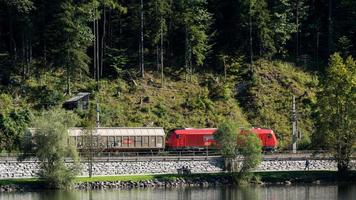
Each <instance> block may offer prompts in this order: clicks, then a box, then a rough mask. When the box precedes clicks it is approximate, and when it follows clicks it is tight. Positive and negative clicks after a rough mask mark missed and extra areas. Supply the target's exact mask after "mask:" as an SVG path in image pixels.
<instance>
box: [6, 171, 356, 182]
mask: <svg viewBox="0 0 356 200" xmlns="http://www.w3.org/2000/svg"><path fill="white" fill-rule="evenodd" d="M254 175H257V176H259V177H260V178H261V181H263V182H269V183H275V182H284V181H292V182H313V181H316V180H323V181H338V180H339V181H355V180H356V171H351V172H350V173H349V174H348V176H347V177H346V178H345V177H343V178H339V177H338V176H337V172H336V171H290V172H287V171H283V172H254ZM229 176H230V174H227V173H213V174H191V175H177V174H160V175H125V176H95V177H92V178H89V177H77V178H75V180H74V182H75V183H82V182H98V181H107V182H114V181H133V182H139V181H145V180H155V179H157V180H160V181H163V180H176V179H177V178H184V179H186V180H198V179H204V180H215V179H217V178H222V177H225V178H228V177H229ZM10 184H17V185H22V184H43V182H42V181H41V180H40V179H38V178H21V179H3V180H0V185H10Z"/></svg>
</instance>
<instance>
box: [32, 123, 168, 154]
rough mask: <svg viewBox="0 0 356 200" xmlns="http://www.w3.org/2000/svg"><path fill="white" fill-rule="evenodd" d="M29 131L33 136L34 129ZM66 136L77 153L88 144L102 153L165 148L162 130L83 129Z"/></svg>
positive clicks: (145, 128)
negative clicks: (86, 130) (90, 130)
mask: <svg viewBox="0 0 356 200" xmlns="http://www.w3.org/2000/svg"><path fill="white" fill-rule="evenodd" d="M29 131H30V132H31V134H32V135H33V134H35V129H29ZM68 134H69V139H68V140H69V141H68V143H71V144H72V145H74V146H76V147H77V149H78V150H79V151H82V150H84V149H85V148H88V147H89V144H90V143H91V144H92V147H93V148H97V149H101V150H102V151H148V150H149V151H160V150H164V148H165V132H164V130H163V128H147V127H144V128H124V127H100V128H95V129H93V130H92V132H91V133H90V132H85V130H84V129H83V128H70V129H69V130H68Z"/></svg>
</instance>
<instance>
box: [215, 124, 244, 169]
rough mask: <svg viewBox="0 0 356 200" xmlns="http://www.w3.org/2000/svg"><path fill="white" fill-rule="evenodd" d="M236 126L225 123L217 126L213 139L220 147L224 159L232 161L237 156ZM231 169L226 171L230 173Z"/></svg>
mask: <svg viewBox="0 0 356 200" xmlns="http://www.w3.org/2000/svg"><path fill="white" fill-rule="evenodd" d="M237 132H238V129H237V126H236V123H234V122H231V121H226V122H224V123H222V124H221V125H219V128H218V130H217V131H216V133H215V134H214V138H216V140H217V141H218V142H219V145H221V154H222V156H223V157H224V158H227V159H233V158H235V157H236V156H237V149H236V148H237ZM232 169H233V168H230V169H228V170H229V171H231V170H232Z"/></svg>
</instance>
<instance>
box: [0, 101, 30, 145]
mask: <svg viewBox="0 0 356 200" xmlns="http://www.w3.org/2000/svg"><path fill="white" fill-rule="evenodd" d="M13 101H14V100H13V99H12V97H11V96H10V95H7V94H0V108H1V111H0V152H1V151H2V150H7V151H9V152H11V151H19V150H20V148H21V141H22V139H23V136H24V133H25V129H26V127H27V125H28V123H29V122H30V119H31V112H30V110H28V109H27V108H22V107H20V108H16V106H15V105H14V104H13Z"/></svg>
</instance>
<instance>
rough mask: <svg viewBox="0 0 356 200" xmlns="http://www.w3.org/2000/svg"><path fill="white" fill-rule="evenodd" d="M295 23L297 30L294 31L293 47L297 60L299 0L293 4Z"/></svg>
mask: <svg viewBox="0 0 356 200" xmlns="http://www.w3.org/2000/svg"><path fill="white" fill-rule="evenodd" d="M295 25H296V28H297V31H296V33H295V36H296V48H295V55H296V58H297V59H296V60H297V61H298V60H299V0H297V1H296V5H295Z"/></svg>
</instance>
